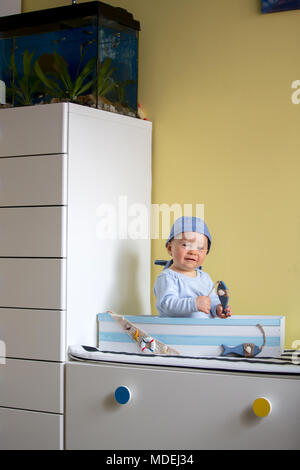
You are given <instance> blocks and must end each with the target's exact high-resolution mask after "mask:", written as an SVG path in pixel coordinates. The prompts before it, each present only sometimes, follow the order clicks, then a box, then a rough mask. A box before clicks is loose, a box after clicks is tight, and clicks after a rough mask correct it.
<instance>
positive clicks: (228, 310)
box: [216, 304, 232, 318]
mask: <svg viewBox="0 0 300 470" xmlns="http://www.w3.org/2000/svg"><path fill="white" fill-rule="evenodd" d="M216 314H217V316H218V317H220V318H227V317H231V315H232V310H231V307H230V305H228V306H227V307H226V309H225V312H223V307H222V305H221V304H219V305H218V306H217V309H216Z"/></svg>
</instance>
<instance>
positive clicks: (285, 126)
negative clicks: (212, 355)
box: [23, 0, 300, 347]
mask: <svg viewBox="0 0 300 470" xmlns="http://www.w3.org/2000/svg"><path fill="white" fill-rule="evenodd" d="M70 3H71V1H70V0H61V1H58V0H57V1H53V0H23V11H30V10H36V9H42V8H50V7H53V6H62V5H68V4H70ZM107 3H110V4H112V5H114V6H122V7H124V8H126V9H127V10H129V11H130V12H132V13H133V14H134V16H135V18H136V19H138V20H140V21H141V26H142V32H141V36H140V90H139V101H140V102H141V103H142V105H143V107H144V110H145V112H146V114H147V117H148V118H149V119H150V120H152V121H153V124H154V134H153V197H152V201H153V203H159V204H161V203H167V204H172V203H175V202H177V203H180V204H184V203H192V204H197V203H204V204H205V219H206V222H207V223H208V226H209V228H210V230H211V232H212V235H213V249H212V252H211V254H210V255H209V256H208V259H207V261H206V265H205V269H206V270H207V271H208V272H209V273H210V275H211V276H212V278H213V279H214V280H216V279H220V278H221V279H223V280H224V281H225V282H226V283H227V284H228V286H229V288H230V291H231V305H232V307H233V310H234V312H235V313H236V314H274V315H280V314H284V315H286V319H287V323H286V346H287V347H290V346H291V343H292V342H293V341H294V340H296V339H300V315H299V308H298V303H299V295H298V293H299V286H300V246H299V235H300V215H299V209H298V205H299V189H298V187H299V173H300V158H299V140H300V126H299V124H300V106H297V105H294V104H292V102H291V94H292V90H291V83H292V81H293V80H296V79H300V28H299V24H300V10H298V11H291V12H283V13H276V14H271V15H262V14H260V11H259V5H260V2H259V1H258V0H226V1H224V0H213V1H207V0H107ZM152 256H153V259H155V258H163V257H164V256H165V251H164V245H163V242H162V241H153V244H152ZM159 272H160V269H159V268H158V267H153V273H152V281H153V282H154V279H155V277H156V275H157V274H158V273H159ZM153 306H154V299H153ZM153 311H154V308H153Z"/></svg>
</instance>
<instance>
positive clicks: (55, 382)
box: [0, 359, 63, 413]
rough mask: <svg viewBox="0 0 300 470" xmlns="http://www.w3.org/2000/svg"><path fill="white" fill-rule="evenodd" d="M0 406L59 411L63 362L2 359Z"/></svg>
mask: <svg viewBox="0 0 300 470" xmlns="http://www.w3.org/2000/svg"><path fill="white" fill-rule="evenodd" d="M0 406H5V407H11V408H23V409H27V410H35V411H48V412H51V413H63V364H60V363H56V362H43V361H27V360H22V359H6V362H5V364H1V366H0Z"/></svg>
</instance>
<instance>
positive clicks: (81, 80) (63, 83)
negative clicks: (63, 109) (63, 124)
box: [34, 50, 96, 101]
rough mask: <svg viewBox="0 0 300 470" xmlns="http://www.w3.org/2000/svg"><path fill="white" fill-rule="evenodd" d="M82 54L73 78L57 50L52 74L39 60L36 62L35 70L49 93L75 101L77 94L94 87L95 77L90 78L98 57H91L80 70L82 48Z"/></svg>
mask: <svg viewBox="0 0 300 470" xmlns="http://www.w3.org/2000/svg"><path fill="white" fill-rule="evenodd" d="M80 56H81V59H80V61H79V64H78V68H77V71H76V74H75V78H74V79H72V77H71V75H70V73H69V71H68V64H66V62H65V60H64V58H63V57H62V56H61V55H59V54H58V53H57V52H56V51H54V52H53V59H54V67H53V70H52V71H51V73H50V74H47V73H44V72H43V70H42V67H41V66H40V63H39V61H38V60H37V61H36V62H35V65H34V70H35V72H36V74H37V76H38V77H39V79H40V80H41V82H42V83H43V84H44V86H45V90H46V92H47V93H48V94H50V95H51V96H53V97H55V98H59V99H61V100H64V99H65V100H68V101H73V100H75V99H76V98H77V96H80V95H82V94H83V93H85V92H87V91H88V90H89V89H90V88H91V87H92V85H93V84H94V82H95V79H94V78H92V79H90V80H88V79H89V76H90V75H91V74H92V73H93V71H94V69H95V63H96V59H95V58H92V59H90V60H89V61H88V62H87V63H86V64H85V66H84V67H83V68H82V70H80V67H81V63H82V60H83V57H84V54H83V53H82V50H80ZM87 80H88V81H87Z"/></svg>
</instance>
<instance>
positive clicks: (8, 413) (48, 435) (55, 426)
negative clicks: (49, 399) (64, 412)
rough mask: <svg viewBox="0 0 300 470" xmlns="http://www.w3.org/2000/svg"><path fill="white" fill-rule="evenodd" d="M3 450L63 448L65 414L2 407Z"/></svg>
mask: <svg viewBox="0 0 300 470" xmlns="http://www.w3.org/2000/svg"><path fill="white" fill-rule="evenodd" d="M0 449H1V450H62V449H63V416H61V415H56V414H48V413H37V412H34V411H24V410H14V409H9V408H0Z"/></svg>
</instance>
